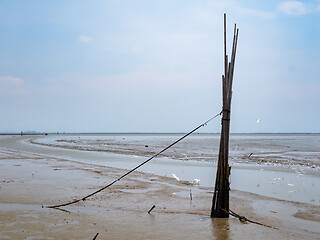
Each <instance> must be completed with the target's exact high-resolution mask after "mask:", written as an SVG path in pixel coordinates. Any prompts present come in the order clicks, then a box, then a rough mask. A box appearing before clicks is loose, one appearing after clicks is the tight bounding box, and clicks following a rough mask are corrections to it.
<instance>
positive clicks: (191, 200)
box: [190, 189, 192, 201]
mask: <svg viewBox="0 0 320 240" xmlns="http://www.w3.org/2000/svg"><path fill="white" fill-rule="evenodd" d="M190 200H191V201H192V192H191V189H190Z"/></svg>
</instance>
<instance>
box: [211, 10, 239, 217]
mask: <svg viewBox="0 0 320 240" xmlns="http://www.w3.org/2000/svg"><path fill="white" fill-rule="evenodd" d="M226 22H227V20H226V14H224V61H225V64H224V67H225V69H224V72H225V75H223V76H222V99H223V107H222V121H221V134H220V148H219V158H218V166H217V174H216V183H215V189H214V195H213V200H212V209H211V217H218V218H227V217H229V214H228V211H229V189H230V183H229V175H230V168H229V163H228V162H229V159H228V158H229V135H230V113H231V99H232V83H233V72H234V63H235V57H236V48H237V40H238V32H239V31H238V29H237V28H236V25H235V26H234V33H233V43H232V54H231V59H230V62H228V55H227V52H226V36H227V35H226V25H227V24H226Z"/></svg>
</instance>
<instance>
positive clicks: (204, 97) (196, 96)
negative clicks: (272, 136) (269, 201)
mask: <svg viewBox="0 0 320 240" xmlns="http://www.w3.org/2000/svg"><path fill="white" fill-rule="evenodd" d="M224 12H226V13H227V20H228V37H229V47H228V51H229V53H230V49H231V39H232V36H231V33H232V30H233V23H235V22H236V23H237V25H238V27H239V29H240V30H239V31H240V32H239V42H238V52H237V59H236V67H235V75H234V88H233V90H234V95H233V104H232V119H231V130H232V132H320V111H319V110H320V107H319V106H320V58H319V54H320V1H318V0H316V1H315V0H309V1H275V0H270V1H266V0H265V1H253V0H243V1H235V0H234V1H232V0H212V1H201V0H200V1H199V0H198V1H196V0H193V1H191V0H190V1H188V0H180V1H179V0H161V1H155V0H141V1H138V0H137V1H134V0H126V1H125V0H123V1H122V0H114V1H111V0H110V1H108V0H105V1H98V0H97V1H91V0H82V1H81V0H61V1H59V0H56V1H50V0H47V1H45V0H38V1H37V0H33V1H31V0H30V1H23V0H20V1H16V0H1V1H0V36H1V37H0V111H1V115H0V131H21V130H23V131H26V130H36V131H60V132H61V131H66V132H69V131H71V132H73V131H76V132H79V131H81V132H86V131H95V132H97V131H99V132H101V131H102V132H186V131H189V130H190V129H192V128H193V127H195V126H196V125H198V124H200V123H201V122H203V121H205V120H207V119H208V118H210V117H211V116H213V115H214V114H216V113H218V112H219V111H220V110H221V74H223V13H224ZM257 119H260V120H261V121H260V122H259V123H257ZM219 130H220V120H216V121H215V122H213V123H211V124H210V125H208V126H207V127H205V128H203V130H202V131H204V132H217V131H219Z"/></svg>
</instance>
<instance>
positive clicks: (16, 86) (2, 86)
mask: <svg viewBox="0 0 320 240" xmlns="http://www.w3.org/2000/svg"><path fill="white" fill-rule="evenodd" d="M23 86H24V81H23V80H22V79H21V78H17V77H12V76H0V92H1V93H3V94H18V93H22V92H23Z"/></svg>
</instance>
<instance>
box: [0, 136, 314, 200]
mask: <svg viewBox="0 0 320 240" xmlns="http://www.w3.org/2000/svg"><path fill="white" fill-rule="evenodd" d="M81 137H82V138H86V139H95V138H97V136H85V137H84V136H81ZM107 137H108V138H110V136H107ZM130 137H131V138H133V140H134V138H135V136H130ZM147 137H149V136H147ZM68 138H75V136H72V137H68ZM98 138H99V139H101V136H100V137H98ZM126 138H128V137H127V136H126ZM136 138H137V139H138V140H139V139H140V140H141V139H142V140H143V139H144V138H145V136H137V137H136ZM160 138H161V139H164V140H168V138H169V140H171V139H172V138H174V136H161V137H160ZM241 138H244V139H245V140H248V139H250V138H251V136H249V137H247V138H245V137H243V136H241ZM18 139H19V138H11V140H10V141H7V142H6V145H7V146H6V147H8V148H12V147H13V148H16V149H19V151H20V152H21V151H24V154H27V153H37V154H43V155H46V156H51V157H58V158H63V159H68V160H73V161H78V162H83V163H89V164H95V165H102V166H109V167H115V168H122V169H128V170H130V169H132V168H134V167H135V166H137V165H138V164H140V163H141V162H143V161H145V160H146V159H147V158H146V157H140V156H130V155H123V154H112V153H105V152H92V151H90V152H87V151H79V150H70V149H60V148H51V147H44V146H38V145H31V144H29V143H26V142H25V141H22V140H19V141H17V140H18ZM20 139H21V138H20ZM54 139H55V137H51V138H50V139H49V140H50V141H52V140H54ZM45 140H48V139H45ZM149 140H150V139H149ZM255 140H256V139H255ZM296 144H298V143H296ZM2 146H3V144H2ZM283 170H284V169H283ZM138 171H143V172H146V173H153V174H155V175H160V176H167V177H172V178H173V175H172V174H175V175H176V176H177V177H178V178H179V179H180V180H186V181H189V182H194V181H195V179H200V182H199V185H200V186H203V187H213V186H214V182H215V173H216V166H215V164H214V163H212V162H205V161H190V160H189V161H181V160H173V159H171V158H168V157H162V158H155V159H153V160H152V161H150V162H149V163H148V164H146V165H144V166H143V167H141V168H140V169H139V170H138ZM230 187H231V189H236V190H240V191H245V192H251V193H256V194H259V195H262V196H267V197H274V198H277V199H282V200H289V201H297V202H306V203H310V204H314V205H320V178H319V177H318V176H312V175H308V174H305V173H304V172H303V170H300V171H297V172H296V173H292V172H283V171H278V170H277V171H273V170H272V168H270V167H268V166H261V165H253V166H252V165H248V164H241V163H234V164H233V166H232V170H231V186H230Z"/></svg>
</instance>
